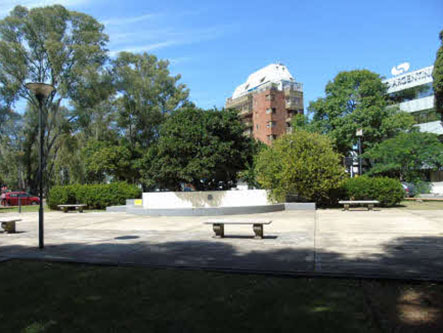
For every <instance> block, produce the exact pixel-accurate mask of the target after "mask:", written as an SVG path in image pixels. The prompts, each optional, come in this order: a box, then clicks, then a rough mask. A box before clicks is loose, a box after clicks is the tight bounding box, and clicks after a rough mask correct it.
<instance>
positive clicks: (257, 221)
mask: <svg viewBox="0 0 443 333" xmlns="http://www.w3.org/2000/svg"><path fill="white" fill-rule="evenodd" d="M271 223H272V220H255V219H244V220H243V219H242V220H240V219H235V220H231V219H229V220H228V219H219V220H209V221H205V222H204V224H271Z"/></svg>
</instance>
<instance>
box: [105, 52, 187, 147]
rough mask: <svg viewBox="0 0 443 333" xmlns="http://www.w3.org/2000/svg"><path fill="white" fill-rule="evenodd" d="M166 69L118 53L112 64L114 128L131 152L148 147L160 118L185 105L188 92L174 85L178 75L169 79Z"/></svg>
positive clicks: (152, 58)
mask: <svg viewBox="0 0 443 333" xmlns="http://www.w3.org/2000/svg"><path fill="white" fill-rule="evenodd" d="M168 65H169V62H168V61H165V60H158V59H157V58H156V57H155V56H153V55H148V54H147V53H144V54H141V55H140V54H133V53H128V52H122V53H120V54H119V55H118V57H117V59H115V60H114V61H113V77H114V80H115V87H116V90H117V93H118V98H117V100H116V103H115V104H116V107H117V109H118V118H117V124H118V126H119V128H121V129H122V132H123V133H124V135H125V138H126V139H127V141H128V142H129V144H130V147H131V149H133V150H134V149H136V147H137V146H138V147H142V148H147V147H149V145H150V144H151V143H152V142H153V141H155V139H156V138H157V137H158V129H159V125H160V124H161V123H162V121H163V119H164V116H165V115H166V114H169V113H171V112H172V111H174V110H177V109H178V108H180V107H181V106H183V104H184V103H186V102H187V98H188V94H189V92H188V89H186V87H185V85H184V84H179V83H178V81H179V80H180V78H181V77H180V75H176V76H171V75H170V72H169V69H168Z"/></svg>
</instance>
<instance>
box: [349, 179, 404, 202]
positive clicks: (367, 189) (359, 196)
mask: <svg viewBox="0 0 443 333" xmlns="http://www.w3.org/2000/svg"><path fill="white" fill-rule="evenodd" d="M342 195H344V198H343V199H345V200H378V201H380V204H381V205H382V206H395V205H396V204H398V203H400V201H402V200H403V198H404V197H405V191H404V189H403V186H402V185H401V183H400V181H398V180H397V179H392V178H388V177H371V178H370V177H367V176H361V177H354V178H349V179H347V180H346V181H345V183H344V184H343V194H342Z"/></svg>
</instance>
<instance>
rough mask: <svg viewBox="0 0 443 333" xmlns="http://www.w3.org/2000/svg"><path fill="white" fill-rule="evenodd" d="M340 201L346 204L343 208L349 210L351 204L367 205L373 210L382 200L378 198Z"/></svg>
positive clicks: (341, 203)
mask: <svg viewBox="0 0 443 333" xmlns="http://www.w3.org/2000/svg"><path fill="white" fill-rule="evenodd" d="M338 203H339V204H340V205H343V206H344V208H343V210H349V206H351V205H363V206H365V205H366V206H367V207H368V210H372V209H374V205H378V204H379V203H380V202H379V201H377V200H341V201H339V202H338Z"/></svg>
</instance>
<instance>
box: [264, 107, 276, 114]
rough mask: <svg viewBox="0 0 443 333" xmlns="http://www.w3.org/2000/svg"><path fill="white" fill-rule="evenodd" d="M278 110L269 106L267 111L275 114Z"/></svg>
mask: <svg viewBox="0 0 443 333" xmlns="http://www.w3.org/2000/svg"><path fill="white" fill-rule="evenodd" d="M276 112H277V110H276V109H275V108H268V109H266V113H267V114H270V113H272V114H275V113H276Z"/></svg>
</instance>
